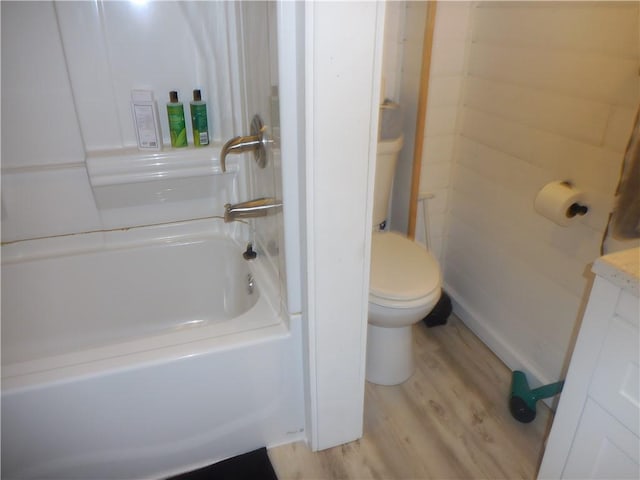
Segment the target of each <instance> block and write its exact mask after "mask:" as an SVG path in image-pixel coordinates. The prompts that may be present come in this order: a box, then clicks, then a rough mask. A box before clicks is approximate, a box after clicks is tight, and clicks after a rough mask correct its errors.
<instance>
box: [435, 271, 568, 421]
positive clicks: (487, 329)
mask: <svg viewBox="0 0 640 480" xmlns="http://www.w3.org/2000/svg"><path fill="white" fill-rule="evenodd" d="M443 288H444V290H445V291H446V292H447V293H448V294H449V296H450V297H451V303H452V305H453V312H454V313H455V314H456V315H457V316H458V318H460V320H462V322H463V323H464V324H465V325H466V326H467V327H468V328H469V329H470V330H471V331H472V332H473V333H474V334H476V336H477V337H478V338H479V339H480V340H482V342H483V343H484V344H485V345H486V346H487V347H489V349H490V350H491V351H492V352H493V353H495V354H496V356H497V357H498V358H499V359H500V360H502V362H503V363H504V364H505V365H506V366H507V367H508V368H509V369H510V370H512V371H513V370H521V371H523V372H524V373H525V374H526V375H527V380H528V382H529V385H530V386H531V388H536V387H539V386H541V385H547V384H549V383H553V382H556V381H557V380H556V379H549V378H548V377H546V376H545V375H543V374H542V373H541V372H540V370H538V369H537V368H536V367H535V366H534V365H533V364H532V363H531V362H530V361H529V360H528V359H527V358H525V357H523V356H522V355H521V354H520V353H519V352H517V351H516V350H514V348H513V347H512V346H511V345H510V344H509V342H508V341H507V340H506V339H505V338H504V337H503V336H502V335H501V334H500V333H499V332H498V331H497V330H496V329H495V328H492V327H491V326H490V324H489V322H487V321H486V320H485V319H484V318H482V316H481V315H479V314H478V313H477V312H475V311H474V310H473V309H472V308H471V307H470V306H469V305H468V304H467V303H466V302H465V301H464V300H463V298H462V297H461V296H460V294H459V293H458V292H457V291H456V290H455V288H453V287H451V285H449V284H447V283H446V282H445V284H444V287H443ZM544 402H545V403H546V404H547V406H549V407H550V408H554V406H555V404H556V403H557V402H556V401H555V398H550V399H545V400H544Z"/></svg>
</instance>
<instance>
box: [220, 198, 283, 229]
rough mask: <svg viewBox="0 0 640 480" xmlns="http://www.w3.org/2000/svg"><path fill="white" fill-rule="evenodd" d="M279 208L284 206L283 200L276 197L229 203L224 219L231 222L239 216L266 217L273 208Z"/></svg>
mask: <svg viewBox="0 0 640 480" xmlns="http://www.w3.org/2000/svg"><path fill="white" fill-rule="evenodd" d="M279 208H282V202H281V201H280V200H276V199H275V198H256V199H255V200H249V201H247V202H240V203H236V204H234V205H232V204H230V203H227V204H226V205H225V206H224V221H225V223H229V222H233V221H234V220H237V219H239V218H257V217H265V216H266V215H267V214H268V213H269V212H270V211H271V210H277V209H279Z"/></svg>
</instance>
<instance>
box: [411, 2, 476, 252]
mask: <svg viewBox="0 0 640 480" xmlns="http://www.w3.org/2000/svg"><path fill="white" fill-rule="evenodd" d="M470 10H471V3H470V2H438V4H437V7H436V19H435V28H434V32H433V48H432V50H431V71H430V77H429V96H428V99H427V115H426V121H425V129H424V145H423V150H422V169H421V172H420V193H424V194H430V195H433V197H432V198H429V199H427V200H426V201H425V202H426V209H427V235H428V236H429V238H428V245H429V248H430V250H431V252H432V253H433V254H434V255H435V256H436V258H438V260H440V261H442V260H444V256H443V250H444V243H443V239H444V235H445V227H446V220H447V210H448V205H449V202H448V200H449V188H450V185H451V171H452V166H453V158H454V146H455V143H456V138H457V126H458V118H459V117H460V115H459V112H460V109H461V98H462V93H463V89H462V86H463V82H464V78H465V59H466V51H467V45H468V42H469V40H470V38H471V34H470V30H469V14H470ZM424 207H425V203H423V202H420V203H419V204H418V211H417V219H416V220H417V221H416V241H417V242H419V243H423V244H426V243H427V242H426V237H425V228H424V226H425V224H424V218H425V217H424V214H425V212H424V210H423V208H424Z"/></svg>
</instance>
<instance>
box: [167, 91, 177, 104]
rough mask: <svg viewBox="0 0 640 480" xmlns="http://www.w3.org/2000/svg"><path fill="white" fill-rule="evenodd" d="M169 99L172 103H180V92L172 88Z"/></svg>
mask: <svg viewBox="0 0 640 480" xmlns="http://www.w3.org/2000/svg"><path fill="white" fill-rule="evenodd" d="M169 101H170V102H171V103H178V92H176V91H175V90H172V91H170V92H169Z"/></svg>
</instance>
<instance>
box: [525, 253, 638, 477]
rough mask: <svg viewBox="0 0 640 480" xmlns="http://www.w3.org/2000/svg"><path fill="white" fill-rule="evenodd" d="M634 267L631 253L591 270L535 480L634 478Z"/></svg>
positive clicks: (600, 262) (599, 263) (615, 255)
mask: <svg viewBox="0 0 640 480" xmlns="http://www.w3.org/2000/svg"><path fill="white" fill-rule="evenodd" d="M639 263H640V249H639V248H634V249H630V250H625V251H623V252H617V253H613V254H610V255H605V256H604V257H601V258H599V259H598V260H596V262H595V263H594V265H593V269H592V270H593V272H594V273H595V274H596V278H595V282H594V284H593V288H592V290H591V294H590V296H589V302H588V304H587V309H586V311H585V314H584V317H583V320H582V325H581V327H580V332H579V334H578V338H577V342H576V345H575V348H574V351H573V356H572V357H571V363H570V365H569V370H568V372H567V377H566V381H565V385H564V391H563V392H562V394H561V397H560V403H559V405H558V410H557V412H556V415H555V419H554V421H553V426H552V428H551V432H550V434H549V437H548V439H547V444H546V448H545V453H544V457H543V459H542V464H541V466H540V471H539V473H538V478H539V479H556V478H581V479H586V478H602V479H613V478H616V479H623V478H633V479H638V478H640V463H639V455H640V442H639V435H640V432H639V430H640V425H639V421H640V420H639V419H640V417H639V412H640V386H639V379H640V369H639V368H638V362H639V359H638V356H639V344H640V336H639V332H638V317H639V315H640V314H639V307H638V305H639V300H638V289H639V283H638V277H639Z"/></svg>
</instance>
